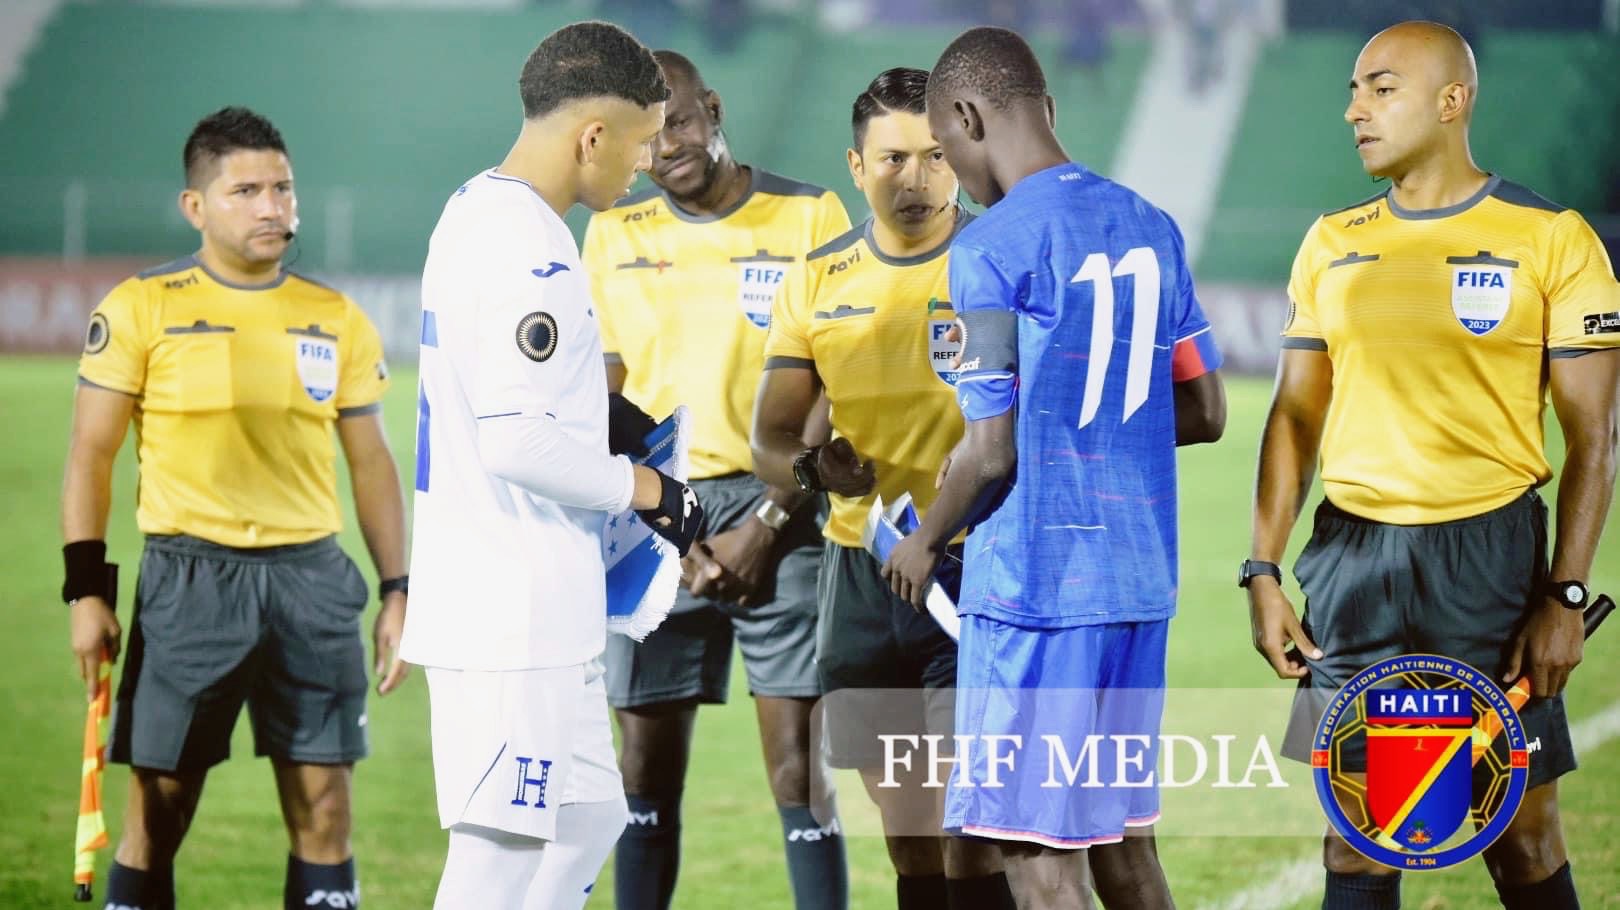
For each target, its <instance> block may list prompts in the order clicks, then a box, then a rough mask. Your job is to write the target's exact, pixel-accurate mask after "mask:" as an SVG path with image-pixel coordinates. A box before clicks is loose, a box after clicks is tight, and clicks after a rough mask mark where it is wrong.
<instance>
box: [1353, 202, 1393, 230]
mask: <svg viewBox="0 0 1620 910" xmlns="http://www.w3.org/2000/svg"><path fill="white" fill-rule="evenodd" d="M1383 208H1384V207H1383V206H1381V205H1375V206H1373V210H1372V211H1370V212H1368V213H1367V214H1365V215H1360V216H1357V217H1355V218H1351V219H1350V220H1348V221H1346V222H1345V223H1344V226H1345V227H1355V226H1356V225H1360V224H1366V223H1367V222H1369V221H1377V220H1378V213H1379V212H1381V211H1383Z"/></svg>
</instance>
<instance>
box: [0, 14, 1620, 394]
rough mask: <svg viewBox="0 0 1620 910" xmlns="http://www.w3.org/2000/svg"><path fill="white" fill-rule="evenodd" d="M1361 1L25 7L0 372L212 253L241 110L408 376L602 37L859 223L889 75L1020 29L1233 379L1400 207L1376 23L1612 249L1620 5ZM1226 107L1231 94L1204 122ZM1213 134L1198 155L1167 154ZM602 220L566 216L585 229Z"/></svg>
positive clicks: (740, 148) (1619, 184) (5, 110)
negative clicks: (467, 263) (484, 208)
mask: <svg viewBox="0 0 1620 910" xmlns="http://www.w3.org/2000/svg"><path fill="white" fill-rule="evenodd" d="M1346 6H1347V5H1344V4H1336V3H1330V2H1325V0H1213V2H1201V0H1200V2H1194V0H1157V2H1145V0H1144V2H1133V0H1074V2H1068V3H1053V4H1041V3H1037V2H1035V0H1022V2H1016V0H1015V2H1005V0H1003V2H999V3H992V2H975V0H948V2H946V3H945V4H943V5H940V4H931V3H927V2H923V0H909V2H889V3H882V4H878V3H876V2H872V0H841V2H829V3H808V2H795V0H774V2H770V3H754V4H747V3H743V2H741V0H682V2H681V3H674V2H670V0H663V2H633V0H605V2H603V3H600V4H593V3H585V2H574V3H562V2H550V3H525V2H521V0H462V2H456V3H452V2H449V0H393V2H390V0H346V2H336V0H170V2H147V3H140V2H110V0H107V2H59V0H8V2H7V3H0V33H7V32H12V33H18V32H20V31H22V27H21V26H17V19H18V17H19V16H22V15H34V16H35V17H37V18H38V23H37V27H36V28H32V29H31V30H30V32H31V34H32V40H31V41H28V40H19V39H17V38H15V37H13V38H12V39H8V40H6V41H0V162H4V164H3V169H0V195H3V197H4V199H5V200H6V204H5V205H4V206H0V350H63V349H66V350H71V349H73V347H74V346H75V345H76V340H77V338H78V335H79V332H80V331H81V329H82V326H83V318H84V314H85V313H86V312H87V311H88V308H89V307H90V306H91V305H92V304H93V303H94V300H95V298H96V297H98V296H99V294H100V293H101V292H102V291H104V290H105V288H106V287H108V286H110V284H111V283H112V282H114V281H116V280H117V279H118V278H119V277H121V276H122V275H125V274H128V273H129V272H130V271H132V270H133V269H134V268H137V267H140V266H142V265H145V264H151V263H153V262H159V261H163V260H166V259H169V258H173V257H174V256H177V255H183V254H184V253H186V252H188V251H190V250H191V249H193V248H194V246H195V235H194V234H193V232H192V231H191V229H190V227H189V226H187V225H186V224H185V223H184V222H183V221H182V220H181V218H180V216H179V214H178V212H177V211H176V210H175V206H174V196H175V193H176V192H177V190H178V188H179V183H180V166H179V146H180V143H181V141H182V140H183V138H184V136H185V134H186V132H187V130H188V129H189V128H190V126H191V124H192V123H193V122H194V121H195V120H196V119H197V118H198V117H199V116H201V115H202V114H204V113H206V112H208V111H211V110H214V109H216V108H218V107H221V106H223V105H226V104H247V105H249V106H252V107H254V108H256V109H258V110H260V111H262V112H263V113H265V114H267V115H268V116H270V117H271V118H273V119H274V120H275V122H276V123H277V124H278V125H279V126H280V128H281V130H282V132H283V134H284V135H285V136H286V138H287V141H288V143H289V144H290V146H291V149H292V153H293V158H294V164H295V173H296V174H297V176H298V182H299V197H300V202H301V211H302V216H303V221H302V225H301V228H300V240H299V243H298V246H297V248H296V251H295V262H294V268H296V269H298V270H300V271H305V272H310V273H313V274H315V275H317V276H321V277H326V278H329V279H330V280H332V281H334V282H335V283H337V284H338V285H339V286H341V287H343V288H344V289H345V290H348V291H350V293H352V294H354V295H355V296H356V297H357V298H358V299H359V300H360V301H361V303H362V305H364V306H366V308H367V309H368V310H371V311H372V312H373V314H374V315H375V316H376V317H377V318H378V321H379V323H380V324H381V326H382V328H383V331H384V333H385V337H386V338H387V339H388V342H389V345H390V347H391V349H393V351H394V352H395V353H396V354H402V355H410V354H414V320H415V318H416V315H415V307H416V299H415V294H416V286H415V283H414V277H413V276H414V274H415V272H416V271H417V270H418V269H419V268H420V265H421V262H422V259H423V256H424V254H425V251H426V244H427V238H428V235H429V233H430V232H431V230H432V227H433V224H434V221H435V220H436V218H437V215H438V212H439V209H440V207H441V206H442V204H443V201H444V199H445V198H447V196H448V195H449V193H450V192H451V191H452V190H454V188H455V187H456V186H457V185H458V183H459V182H460V181H461V180H463V179H464V178H466V177H467V176H469V175H471V174H473V173H476V172H477V171H478V170H480V169H482V168H484V167H487V166H489V165H491V164H494V163H495V162H497V161H498V160H499V159H500V157H501V156H502V154H503V153H504V152H505V150H506V148H507V146H508V143H509V142H510V140H511V136H512V133H513V128H514V127H515V125H516V120H517V117H518V111H517V100H516V92H515V90H514V81H515V78H516V72H517V69H518V66H519V65H520V63H521V61H522V59H523V57H524V56H525V55H526V54H527V52H528V51H529V50H530V49H531V48H532V47H533V45H534V43H535V41H536V40H537V39H538V37H539V36H541V35H544V34H545V33H546V32H548V31H550V30H551V29H553V28H555V27H557V26H559V25H561V24H564V23H566V22H568V21H573V20H575V19H578V18H583V17H587V16H592V15H606V16H609V17H612V18H615V19H616V20H619V21H624V22H626V23H627V24H628V25H630V26H631V27H632V28H633V29H635V30H636V31H637V33H638V34H639V35H641V36H642V37H643V39H644V40H646V41H647V42H648V43H649V44H653V45H655V46H657V45H663V46H671V47H675V48H677V49H681V50H684V51H686V52H688V53H689V54H691V55H692V56H693V57H694V58H695V59H696V60H697V61H698V63H699V64H700V65H701V67H702V68H703V70H704V73H705V75H706V77H707V78H708V80H709V81H710V83H711V85H713V87H715V88H716V89H717V90H718V91H719V92H720V93H721V95H722V97H723V99H724V102H725V105H726V111H727V120H726V132H727V136H728V138H729V140H730V141H731V143H732V146H733V149H734V151H735V153H736V154H737V156H738V157H739V159H740V160H743V161H745V162H748V163H752V164H756V165H759V166H762V167H765V168H767V169H770V170H773V171H777V172H779V173H782V174H786V175H789V176H792V177H795V178H798V179H802V180H809V181H812V182H816V183H821V184H823V185H826V186H830V187H832V188H834V189H836V190H837V191H838V192H839V193H840V194H841V195H842V196H843V198H844V200H845V203H846V205H847V206H848V208H849V209H850V213H851V216H852V217H854V218H856V219H859V218H861V217H864V214H865V205H864V200H862V199H861V197H860V196H859V194H858V193H856V192H855V191H854V189H853V188H852V187H851V186H850V183H849V178H848V175H847V172H846V170H845V166H844V158H843V150H844V148H845V147H846V145H847V144H848V141H849V135H848V117H849V104H850V101H851V99H853V97H854V96H855V94H856V93H857V92H858V91H859V90H860V89H861V88H863V87H864V86H865V84H866V83H867V81H868V80H869V79H870V78H871V77H872V76H873V75H875V74H876V73H877V72H878V71H880V70H882V69H884V68H887V67H890V66H896V65H911V66H919V67H924V68H926V67H928V66H929V65H930V64H931V63H932V61H933V60H934V59H935V57H936V56H937V54H938V52H939V50H940V49H941V48H942V47H943V46H944V45H945V43H947V42H948V41H949V39H950V38H951V37H952V36H953V35H954V34H955V33H956V31H957V30H959V29H960V28H961V27H962V26H963V25H965V24H968V23H972V22H978V21H985V20H986V19H987V18H991V17H999V18H1001V19H1002V20H1003V21H1006V22H1007V23H1008V24H1013V25H1017V26H1019V27H1021V29H1022V30H1023V31H1025V33H1026V34H1029V35H1031V36H1032V37H1033V38H1034V42H1035V44H1036V46H1037V50H1038V51H1039V52H1040V53H1041V55H1042V58H1043V60H1045V61H1046V62H1047V64H1048V69H1049V75H1050V77H1051V81H1052V83H1053V86H1052V90H1053V94H1054V95H1055V96H1056V97H1057V98H1058V101H1059V109H1058V125H1059V132H1060V134H1061V135H1062V138H1063V140H1064V142H1065V144H1066V145H1067V147H1068V149H1069V150H1070V152H1071V153H1072V154H1073V155H1074V156H1075V157H1076V158H1078V159H1079V160H1081V161H1083V162H1085V163H1086V164H1088V165H1089V166H1091V167H1092V168H1094V169H1096V170H1098V171H1101V172H1103V173H1106V174H1110V175H1113V176H1120V177H1121V178H1122V179H1127V180H1128V181H1130V182H1132V184H1133V185H1135V186H1138V187H1139V188H1141V189H1143V191H1144V192H1145V193H1146V194H1147V195H1149V198H1151V199H1153V200H1154V201H1155V202H1157V203H1159V204H1161V205H1164V206H1165V207H1166V208H1168V209H1170V210H1171V211H1172V213H1174V214H1176V215H1177V217H1178V219H1179V220H1181V221H1182V224H1183V227H1184V229H1186V230H1187V232H1188V234H1189V245H1190V248H1191V249H1193V250H1195V251H1196V265H1197V273H1198V276H1199V278H1200V281H1201V283H1202V287H1203V293H1204V296H1205V299H1206V305H1208V307H1209V309H1210V310H1211V315H1212V318H1213V319H1214V321H1215V323H1216V325H1217V326H1218V327H1219V328H1220V331H1221V333H1222V341H1223V344H1225V345H1226V346H1227V347H1228V348H1229V350H1231V352H1232V353H1233V354H1235V357H1234V358H1233V360H1234V362H1235V363H1236V364H1237V365H1238V366H1240V367H1246V368H1250V369H1256V370H1261V369H1268V368H1269V364H1270V362H1271V360H1270V358H1271V357H1272V355H1273V351H1274V346H1273V339H1274V336H1275V331H1276V324H1277V322H1278V321H1279V320H1280V314H1281V312H1282V307H1283V304H1282V303H1281V298H1280V289H1281V286H1282V283H1283V282H1284V281H1285V280H1286V276H1287V271H1288V266H1289V263H1290V261H1291V258H1292V255H1293V252H1294V249H1295V247H1296V246H1297V244H1298V242H1299V238H1300V236H1301V235H1302V234H1303V231H1304V229H1305V227H1306V226H1307V225H1308V224H1309V223H1310V221H1311V219H1312V218H1313V217H1314V216H1315V215H1316V214H1317V213H1319V212H1321V211H1324V210H1329V209H1334V208H1339V207H1342V206H1345V205H1348V204H1350V203H1352V202H1354V201H1356V200H1358V199H1361V198H1363V197H1365V196H1368V195H1371V194H1372V193H1374V192H1376V191H1377V190H1378V189H1379V188H1380V186H1381V185H1377V186H1375V185H1374V184H1373V183H1371V182H1370V181H1369V180H1368V178H1367V177H1366V176H1365V175H1364V174H1362V173H1361V171H1360V169H1359V167H1358V166H1357V162H1356V160H1355V157H1354V155H1353V153H1352V151H1351V148H1350V141H1349V132H1348V129H1347V128H1346V127H1345V125H1344V123H1343V120H1342V119H1341V114H1342V111H1343V107H1344V103H1345V99H1346V96H1345V89H1344V83H1345V79H1346V76H1347V73H1348V68H1349V64H1350V62H1351V61H1352V60H1353V59H1354V55H1355V52H1356V49H1357V48H1358V46H1359V45H1360V43H1361V42H1362V41H1363V40H1364V39H1365V36H1366V35H1367V34H1368V33H1369V31H1370V30H1371V29H1372V28H1373V27H1375V23H1381V22H1388V21H1393V20H1394V19H1397V18H1401V17H1404V16H1411V15H1429V16H1433V17H1435V18H1439V19H1441V20H1442V21H1448V20H1449V21H1455V22H1457V24H1458V25H1459V26H1460V27H1463V28H1464V29H1465V31H1467V32H1468V33H1469V35H1470V37H1472V38H1474V39H1475V40H1476V41H1477V42H1478V43H1479V45H1480V63H1481V70H1482V80H1483V83H1484V90H1483V92H1482V93H1481V100H1480V107H1479V113H1478V116H1477V118H1476V129H1475V133H1474V149H1475V155H1476V158H1477V159H1478V160H1479V161H1480V162H1481V164H1482V165H1484V166H1486V167H1489V168H1492V169H1494V170H1497V171H1499V172H1502V173H1504V174H1505V175H1507V176H1509V177H1511V178H1512V179H1515V180H1517V181H1519V182H1521V183H1525V184H1528V185H1530V186H1531V187H1534V188H1536V189H1537V190H1539V191H1540V192H1542V194H1543V195H1546V196H1548V197H1549V198H1552V199H1554V200H1556V201H1558V202H1561V203H1564V204H1566V205H1571V206H1574V207H1577V208H1579V209H1581V210H1582V211H1583V212H1585V213H1587V214H1588V216H1589V217H1590V218H1591V220H1592V221H1593V222H1594V223H1595V224H1596V225H1597V226H1598V228H1599V230H1600V232H1601V233H1604V234H1605V235H1606V236H1607V237H1608V238H1610V240H1611V242H1613V241H1614V239H1615V238H1617V237H1620V219H1617V218H1616V217H1614V216H1609V215H1606V214H1605V213H1606V212H1615V211H1620V67H1617V66H1615V65H1614V61H1616V60H1620V41H1617V39H1616V36H1615V25H1616V19H1617V18H1620V3H1617V2H1616V0H1565V2H1548V3H1542V4H1537V7H1538V8H1540V9H1541V11H1542V12H1541V13H1540V14H1535V13H1532V14H1528V15H1527V14H1526V13H1525V9H1526V7H1527V6H1528V5H1527V4H1522V3H1520V4H1513V3H1506V2H1496V0H1484V2H1466V3H1465V2H1454V0H1433V2H1429V3H1422V2H1395V0H1377V2H1375V3H1369V4H1363V5H1356V10H1355V12H1354V14H1351V13H1349V12H1346ZM1386 8H1387V9H1386ZM8 25H12V26H16V27H14V28H9V29H8ZM1198 35H1213V36H1214V37H1213V38H1208V39H1207V41H1208V42H1209V43H1208V44H1207V46H1205V47H1203V49H1202V52H1203V53H1205V54H1207V55H1210V56H1208V57H1207V58H1206V59H1204V61H1203V62H1204V63H1208V62H1209V61H1210V60H1214V61H1215V62H1216V65H1215V66H1214V67H1213V68H1212V69H1211V72H1214V73H1216V75H1213V76H1209V75H1205V76H1198V75H1196V72H1197V71H1198V67H1199V66H1200V65H1201V64H1200V63H1199V62H1198V58H1197V56H1196V55H1197V54H1198V53H1200V45H1199V44H1198V41H1197V39H1196V36H1198ZM1189 36H1193V37H1189ZM1173 40H1180V41H1181V42H1183V43H1182V44H1181V45H1175V47H1176V48H1177V50H1176V53H1184V54H1186V55H1187V57H1188V61H1187V67H1188V69H1187V72H1188V74H1189V78H1188V80H1187V82H1186V84H1185V85H1181V84H1180V83H1179V81H1178V83H1177V85H1176V86H1174V90H1173V91H1172V92H1171V94H1170V96H1169V97H1170V99H1171V103H1170V104H1168V105H1166V104H1165V102H1164V100H1163V99H1164V98H1165V97H1166V96H1165V95H1164V94H1163V93H1162V92H1161V93H1160V94H1158V95H1155V94H1153V91H1154V89H1155V88H1156V86H1154V85H1151V84H1148V83H1151V82H1152V81H1153V80H1155V79H1164V78H1167V76H1166V71H1165V70H1164V67H1163V66H1162V65H1159V64H1161V63H1163V62H1164V61H1160V60H1159V57H1158V56H1157V55H1159V54H1162V53H1166V52H1167V48H1169V47H1170V46H1171V43H1172V41H1173ZM1245 49H1247V50H1245ZM1173 63H1175V66H1176V67H1179V62H1173ZM1172 78H1175V79H1177V80H1179V79H1180V75H1179V69H1177V70H1176V73H1175V74H1174V75H1173V77H1172ZM1157 88H1163V87H1162V86H1159V87H1157ZM1223 89H1225V90H1227V92H1228V94H1230V95H1231V96H1232V98H1233V99H1234V100H1233V101H1232V103H1231V105H1230V108H1229V110H1224V111H1220V112H1213V113H1212V111H1214V108H1212V107H1211V106H1212V105H1219V104H1220V103H1221V102H1220V95H1221V91H1222V90H1223ZM1148 99H1156V100H1153V101H1152V102H1150V101H1149V100H1148ZM1150 104H1151V105H1157V106H1158V108H1159V109H1158V111H1157V112H1158V113H1159V114H1160V115H1161V116H1160V118H1159V121H1160V122H1159V125H1158V126H1157V127H1155V126H1154V124H1153V123H1152V119H1153V118H1152V117H1151V116H1147V115H1151V114H1153V113H1154V112H1155V111H1153V110H1148V109H1147V108H1148V107H1149V106H1150ZM1200 116H1202V117H1205V118H1207V119H1208V122H1209V126H1208V127H1207V131H1205V132H1198V131H1197V130H1196V129H1184V130H1183V133H1188V134H1187V135H1178V134H1176V132H1175V127H1176V125H1177V124H1178V123H1179V124H1181V125H1182V126H1183V127H1184V128H1185V127H1188V126H1189V125H1190V124H1194V123H1196V122H1197V118H1198V117H1200ZM1167 124H1168V131H1167ZM1155 128H1157V129H1158V130H1159V131H1160V133H1164V134H1166V135H1167V136H1168V137H1169V138H1167V139H1165V140H1164V141H1162V142H1161V141H1156V139H1155V136H1156V135H1158V134H1156V133H1155V132H1154V129H1155ZM1199 129H1204V128H1202V127H1200V128H1199ZM1144 137H1146V138H1145V139H1144ZM1144 143H1145V145H1144ZM1144 149H1146V150H1147V152H1150V153H1152V154H1151V155H1150V154H1146V153H1144V151H1143V150H1144ZM1133 168H1134V169H1133ZM1182 171H1184V173H1182ZM1142 174H1146V175H1147V176H1146V177H1142V176H1139V175H1142ZM1205 174H1207V176H1200V175H1205ZM1178 175H1179V176H1181V177H1183V178H1185V179H1184V180H1183V182H1182V183H1181V184H1177V183H1176V181H1175V179H1174V178H1175V177H1177V176H1178ZM1160 177H1164V178H1167V179H1165V180H1163V181H1159V180H1157V179H1156V178H1160ZM1148 178H1155V179H1154V180H1153V182H1152V183H1151V184H1149V185H1147V186H1143V185H1142V184H1141V183H1140V182H1139V181H1140V180H1142V179H1148ZM1190 197H1198V198H1199V199H1202V200H1203V201H1202V202H1199V201H1198V199H1194V198H1190ZM583 222H584V213H582V212H579V211H576V212H574V213H573V215H572V216H571V219H570V223H571V224H573V225H574V226H575V228H576V229H578V228H580V227H582V226H583Z"/></svg>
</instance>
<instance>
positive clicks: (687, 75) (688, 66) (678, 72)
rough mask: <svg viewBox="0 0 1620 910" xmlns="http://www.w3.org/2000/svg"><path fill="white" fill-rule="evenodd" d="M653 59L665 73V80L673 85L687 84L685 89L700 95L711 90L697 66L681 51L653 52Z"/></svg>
mask: <svg viewBox="0 0 1620 910" xmlns="http://www.w3.org/2000/svg"><path fill="white" fill-rule="evenodd" d="M653 59H654V60H657V61H658V65H659V67H660V68H662V69H663V71H664V78H665V79H668V80H669V81H670V82H671V83H672V84H673V83H674V82H675V81H676V80H679V81H680V82H683V83H685V85H684V86H683V87H684V88H686V89H688V90H690V91H692V92H693V93H694V94H698V95H701V94H703V93H704V92H706V91H708V90H709V87H708V85H706V84H704V82H703V74H702V73H700V72H698V68H697V64H696V63H693V62H692V60H691V58H689V57H687V56H686V55H685V54H683V53H681V52H679V51H671V50H658V51H653Z"/></svg>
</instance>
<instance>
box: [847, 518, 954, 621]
mask: <svg viewBox="0 0 1620 910" xmlns="http://www.w3.org/2000/svg"><path fill="white" fill-rule="evenodd" d="M920 524H921V522H920V520H919V519H918V518H917V509H916V508H915V507H914V506H913V505H912V504H911V494H910V493H902V494H900V498H899V499H896V500H895V501H894V504H893V505H891V506H889V507H888V508H884V506H883V497H882V496H879V497H877V501H876V502H873V503H872V509H871V511H869V512H867V513H866V527H865V529H864V530H862V532H861V545H862V546H864V547H866V551H867V552H868V553H871V554H872V555H873V556H874V557H876V558H877V561H878V562H880V563H883V562H888V561H889V554H890V553H891V552H893V551H894V546H895V544H897V543H899V542H900V540H901V539H902V538H904V537H905V536H906V535H907V534H910V533H912V532H913V531H915V530H917V527H918V525H920ZM924 603H925V604H926V605H927V607H928V615H930V616H932V617H934V621H935V622H937V623H939V627H940V628H941V629H944V630H945V634H946V635H949V636H950V637H951V638H952V639H953V640H954V639H958V638H960V637H961V628H962V621H961V620H960V619H959V618H958V617H957V615H956V603H955V602H954V601H952V600H951V595H949V594H947V593H945V589H944V588H942V587H940V585H939V584H938V583H936V582H929V584H928V593H927V594H926V595H925V596H924Z"/></svg>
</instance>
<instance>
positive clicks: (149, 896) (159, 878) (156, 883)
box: [102, 860, 174, 910]
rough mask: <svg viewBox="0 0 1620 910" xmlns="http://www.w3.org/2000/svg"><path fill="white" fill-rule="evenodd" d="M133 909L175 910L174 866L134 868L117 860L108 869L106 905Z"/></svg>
mask: <svg viewBox="0 0 1620 910" xmlns="http://www.w3.org/2000/svg"><path fill="white" fill-rule="evenodd" d="M108 905H112V906H120V907H128V908H130V910H174V867H173V866H168V867H166V868H164V869H158V870H151V871H148V870H145V869H131V868H130V867H128V866H126V865H123V864H122V863H120V862H118V861H117V860H113V864H112V866H111V867H110V868H109V869H108V870H107V899H106V900H105V901H104V902H103V903H102V906H103V907H105V906H108Z"/></svg>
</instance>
